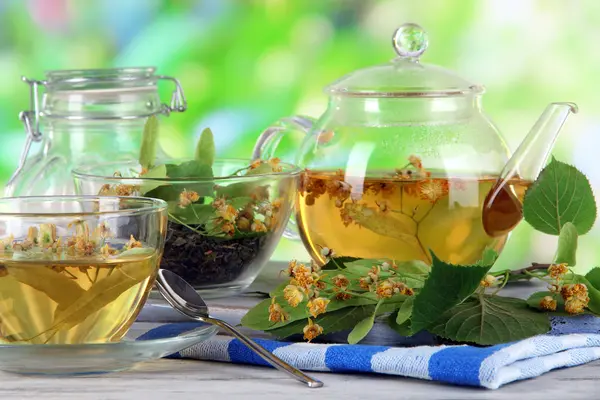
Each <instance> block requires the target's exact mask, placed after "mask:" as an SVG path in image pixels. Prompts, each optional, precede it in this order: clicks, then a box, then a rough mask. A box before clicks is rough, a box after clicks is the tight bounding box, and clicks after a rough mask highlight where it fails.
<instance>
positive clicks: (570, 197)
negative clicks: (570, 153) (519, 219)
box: [523, 158, 596, 235]
mask: <svg viewBox="0 0 600 400" xmlns="http://www.w3.org/2000/svg"><path fill="white" fill-rule="evenodd" d="M523 216H524V217H525V220H526V221H527V222H528V223H529V224H530V225H531V226H532V227H533V228H535V229H536V230H538V231H540V232H543V233H548V234H551V235H558V234H559V233H560V231H561V229H562V227H563V225H564V224H565V223H567V222H571V223H572V224H573V225H575V227H576V228H577V232H579V234H580V235H584V234H586V233H587V232H589V230H590V229H591V228H592V226H593V225H594V221H595V220H596V201H595V199H594V193H593V192H592V188H591V186H590V183H589V182H588V180H587V178H586V176H585V175H584V174H583V173H581V172H580V171H578V170H577V169H576V168H575V167H573V166H571V165H568V164H565V163H562V162H560V161H557V160H556V159H554V158H553V159H552V161H551V162H550V164H548V166H546V168H544V169H543V170H542V172H541V173H540V176H539V177H538V178H537V180H536V181H535V182H534V183H533V184H532V185H531V187H530V188H529V189H528V190H527V192H526V193H525V199H524V202H523Z"/></svg>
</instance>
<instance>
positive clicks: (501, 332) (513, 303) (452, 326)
mask: <svg viewBox="0 0 600 400" xmlns="http://www.w3.org/2000/svg"><path fill="white" fill-rule="evenodd" d="M549 330H550V321H549V319H548V316H547V315H546V314H544V313H540V312H538V311H535V310H532V309H531V308H530V307H529V306H528V305H527V302H525V300H521V299H515V298H512V297H500V296H477V297H475V296H473V297H470V298H469V299H467V300H466V301H464V302H463V303H462V304H460V305H457V306H455V307H453V308H451V309H450V310H448V311H446V312H445V313H444V314H443V315H442V316H441V317H440V318H439V319H438V320H437V321H436V322H435V324H433V326H431V327H430V328H429V329H428V331H429V332H430V333H433V334H435V335H438V336H441V337H443V338H446V339H450V340H454V341H458V342H470V343H476V344H480V345H494V344H499V343H506V342H512V341H515V340H520V339H525V338H528V337H531V336H535V335H540V334H543V333H546V332H548V331H549Z"/></svg>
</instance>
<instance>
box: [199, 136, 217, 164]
mask: <svg viewBox="0 0 600 400" xmlns="http://www.w3.org/2000/svg"><path fill="white" fill-rule="evenodd" d="M215 153H216V150H215V139H214V137H213V133H212V131H211V130H210V128H206V129H204V130H203V131H202V134H201V135H200V140H198V144H197V145H196V153H195V156H194V159H195V160H196V161H197V162H199V163H200V164H204V165H208V166H209V167H212V165H213V163H214V162H215Z"/></svg>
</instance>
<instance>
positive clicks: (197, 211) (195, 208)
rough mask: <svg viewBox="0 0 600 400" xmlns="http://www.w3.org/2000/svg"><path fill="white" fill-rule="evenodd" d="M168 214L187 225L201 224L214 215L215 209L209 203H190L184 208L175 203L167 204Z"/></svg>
mask: <svg viewBox="0 0 600 400" xmlns="http://www.w3.org/2000/svg"><path fill="white" fill-rule="evenodd" d="M169 214H171V215H173V216H174V217H175V218H177V219H178V220H180V221H181V222H183V223H185V224H187V225H203V224H206V223H207V222H208V220H210V219H211V218H214V217H216V214H215V209H214V208H213V206H212V205H211V204H190V205H189V206H187V207H185V208H181V207H179V205H177V204H176V203H171V204H169Z"/></svg>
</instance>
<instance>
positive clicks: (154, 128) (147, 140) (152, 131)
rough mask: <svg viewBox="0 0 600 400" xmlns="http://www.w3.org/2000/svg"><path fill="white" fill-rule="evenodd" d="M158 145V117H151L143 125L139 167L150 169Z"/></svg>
mask: <svg viewBox="0 0 600 400" xmlns="http://www.w3.org/2000/svg"><path fill="white" fill-rule="evenodd" d="M157 143H158V117H157V116H156V115H151V116H150V117H149V118H148V120H147V121H146V124H145V125H144V133H143V134H142V146H141V148H140V158H139V161H140V165H141V166H142V167H143V168H146V169H150V167H152V165H153V163H154V159H155V158H156V145H157Z"/></svg>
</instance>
